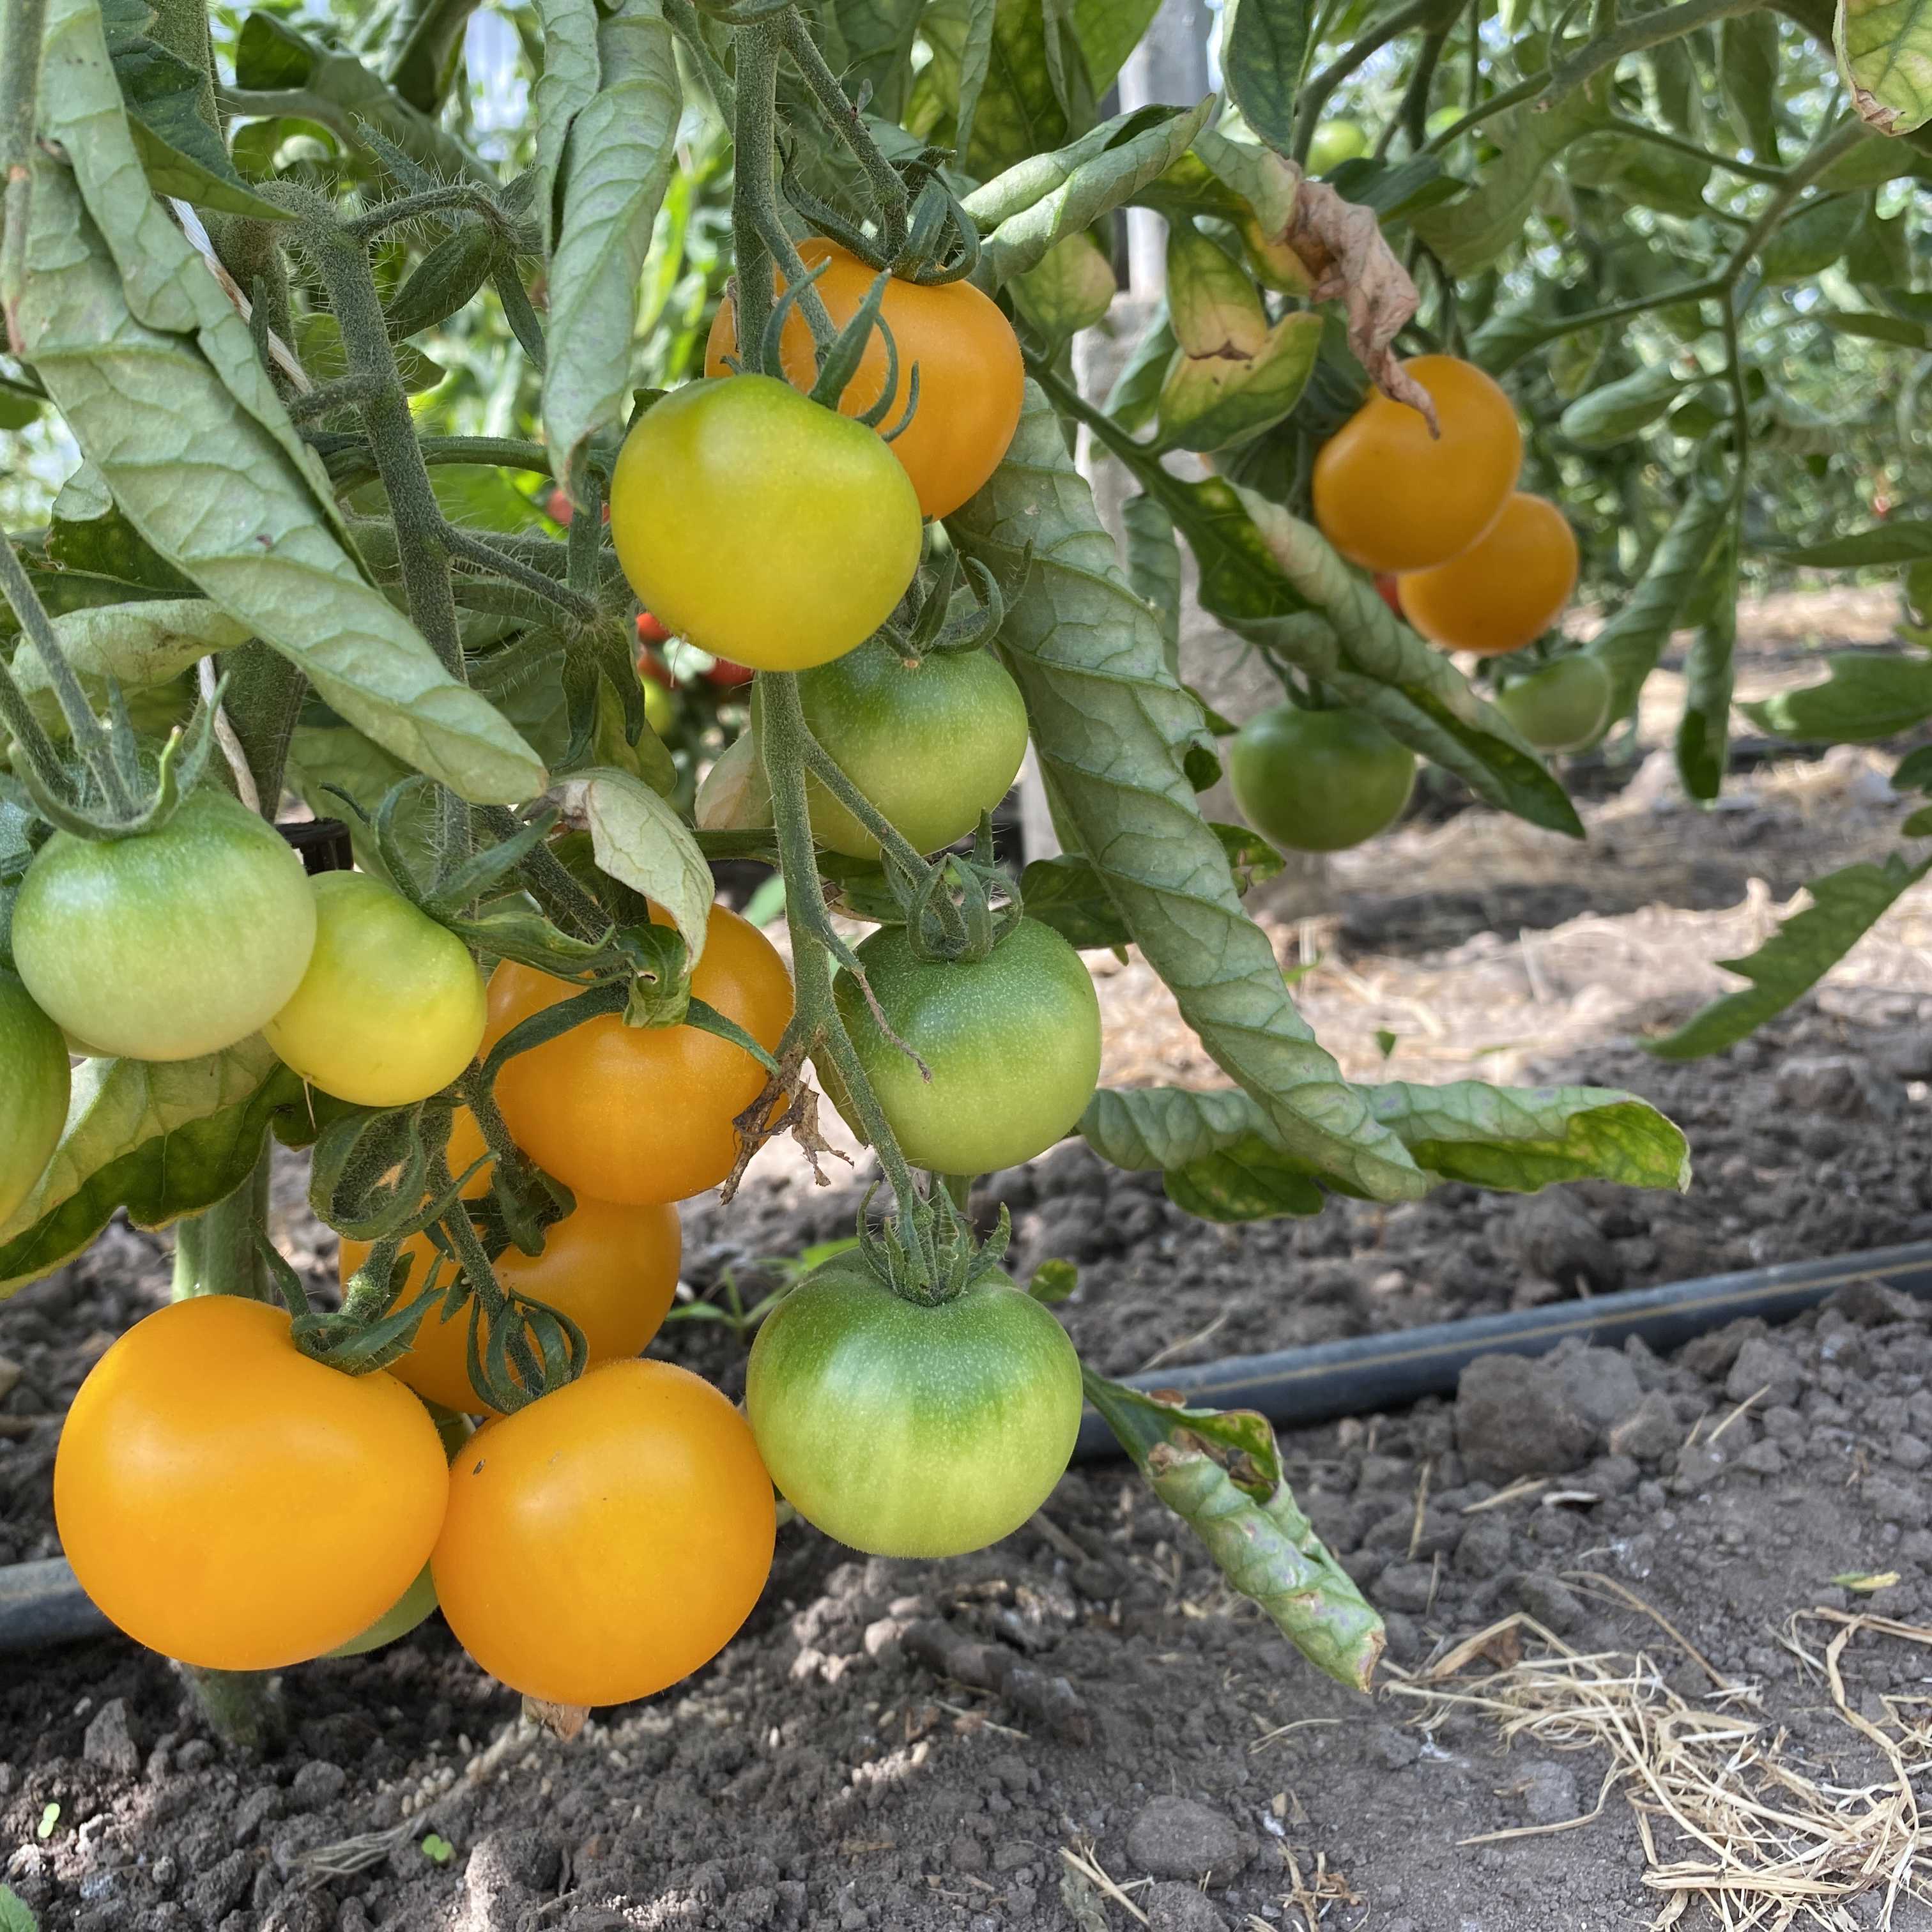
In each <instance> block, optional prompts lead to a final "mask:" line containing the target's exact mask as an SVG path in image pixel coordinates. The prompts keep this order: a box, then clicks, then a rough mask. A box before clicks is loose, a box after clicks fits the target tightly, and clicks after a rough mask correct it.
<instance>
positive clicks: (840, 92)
mask: <svg viewBox="0 0 1932 1932" xmlns="http://www.w3.org/2000/svg"><path fill="white" fill-rule="evenodd" d="M784 43H785V47H786V50H787V52H789V53H790V55H791V57H792V58H793V60H794V61H795V62H797V64H798V71H799V73H800V74H803V75H804V77H805V85H806V86H808V87H809V88H810V89H811V92H812V93H813V95H814V97H815V98H817V102H818V104H819V106H820V108H822V109H823V110H824V113H825V118H826V120H827V121H829V122H830V123H831V124H832V131H833V132H834V133H835V134H837V135H838V138H839V139H841V141H843V142H844V143H845V145H846V146H847V148H850V150H851V151H852V154H853V158H854V159H855V160H856V161H857V162H858V163H859V166H860V167H862V169H864V170H865V178H866V180H867V181H868V183H870V184H871V190H872V195H873V198H874V200H876V201H877V203H878V214H879V232H880V254H882V255H883V257H884V259H885V260H886V261H888V262H891V261H894V260H897V259H898V254H899V251H900V250H901V249H902V248H904V246H905V244H906V236H907V222H908V219H909V212H908V211H909V208H910V204H909V203H908V202H907V199H906V188H905V183H904V181H901V179H900V178H899V175H898V170H897V169H895V168H894V167H893V166H892V163H890V162H889V161H888V160H886V157H885V156H884V155H883V154H880V151H879V150H878V148H877V145H876V144H875V143H874V141H873V139H872V137H871V135H869V134H868V133H866V131H865V117H864V116H863V115H862V114H860V113H859V110H858V109H857V108H856V107H853V104H852V103H851V101H850V99H849V98H847V95H846V92H845V90H844V88H843V87H841V86H840V85H839V83H838V76H837V75H836V74H834V73H833V72H832V70H831V68H829V67H828V66H827V65H826V60H825V56H824V55H823V54H822V53H820V52H819V50H818V43H817V41H815V40H814V39H813V38H812V37H811V30H810V29H809V28H808V27H807V26H805V22H804V20H802V18H801V17H800V16H799V10H798V9H797V8H796V7H787V8H786V9H785V11H784Z"/></svg>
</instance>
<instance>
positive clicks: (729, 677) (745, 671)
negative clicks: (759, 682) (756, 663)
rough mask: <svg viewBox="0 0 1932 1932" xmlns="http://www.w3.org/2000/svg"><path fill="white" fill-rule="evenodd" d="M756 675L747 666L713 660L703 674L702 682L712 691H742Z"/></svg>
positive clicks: (724, 659) (722, 659)
mask: <svg viewBox="0 0 1932 1932" xmlns="http://www.w3.org/2000/svg"><path fill="white" fill-rule="evenodd" d="M755 675H756V673H754V671H753V670H752V669H751V666H750V665H749V664H733V662H732V661H731V660H730V658H716V659H714V660H713V661H712V666H711V668H710V669H709V670H708V671H706V673H704V681H705V682H706V684H708V685H710V687H711V688H712V690H713V691H742V689H743V688H745V685H748V684H749V683H750V682H751V679H752V678H753V677H754V676H755Z"/></svg>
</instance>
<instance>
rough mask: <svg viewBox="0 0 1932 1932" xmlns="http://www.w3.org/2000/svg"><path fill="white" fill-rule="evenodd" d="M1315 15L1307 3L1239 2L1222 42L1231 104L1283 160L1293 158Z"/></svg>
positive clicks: (1275, 0)
mask: <svg viewBox="0 0 1932 1932" xmlns="http://www.w3.org/2000/svg"><path fill="white" fill-rule="evenodd" d="M1310 12H1311V9H1310V6H1309V4H1308V0H1240V4H1239V5H1238V6H1236V7H1235V8H1234V10H1233V19H1232V21H1231V23H1229V26H1228V27H1227V28H1226V38H1225V40H1223V53H1222V65H1223V68H1225V69H1226V77H1227V86H1228V96H1229V99H1230V100H1231V101H1233V102H1234V104H1235V106H1236V107H1238V108H1239V109H1240V110H1241V118H1242V119H1243V120H1244V121H1247V124H1248V125H1249V126H1250V127H1252V128H1253V130H1255V132H1256V133H1257V134H1259V136H1261V137H1262V139H1263V140H1264V141H1265V142H1267V143H1268V145H1269V146H1270V147H1271V148H1274V151H1276V152H1277V154H1292V152H1293V151H1294V144H1295V101H1296V99H1297V98H1298V96H1299V95H1300V94H1301V62H1302V56H1303V55H1304V53H1306V52H1307V48H1308V32H1309V26H1310Z"/></svg>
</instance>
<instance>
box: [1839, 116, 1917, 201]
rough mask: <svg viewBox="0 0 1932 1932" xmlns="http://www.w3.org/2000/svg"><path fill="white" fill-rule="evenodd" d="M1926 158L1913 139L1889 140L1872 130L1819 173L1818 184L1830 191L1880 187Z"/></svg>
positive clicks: (1906, 173)
mask: <svg viewBox="0 0 1932 1932" xmlns="http://www.w3.org/2000/svg"><path fill="white" fill-rule="evenodd" d="M1923 158H1924V157H1923V156H1922V155H1921V154H1920V153H1919V151H1918V149H1917V148H1915V147H1913V146H1912V145H1911V143H1910V142H1906V141H1891V140H1888V139H1886V138H1885V136H1883V135H1882V134H1879V133H1873V132H1871V131H1870V130H1867V131H1866V133H1865V134H1864V138H1863V139H1861V140H1860V141H1859V142H1857V143H1856V145H1854V146H1852V147H1850V148H1847V149H1846V151H1845V152H1844V153H1843V154H1841V155H1840V156H1839V157H1838V159H1837V160H1835V161H1834V162H1832V164H1831V166H1829V167H1828V168H1826V170H1825V172H1823V174H1821V175H1820V176H1819V177H1818V186H1819V187H1821V188H1823V190H1825V191H1826V193H1829V194H1839V193H1846V192H1847V191H1849V190H1851V189H1853V188H1860V187H1879V186H1881V185H1882V184H1884V183H1885V182H1886V181H1896V180H1897V178H1899V177H1900V175H1909V174H1911V173H1913V172H1915V171H1916V169H1917V168H1918V164H1919V163H1920V161H1921V160H1922V159H1923Z"/></svg>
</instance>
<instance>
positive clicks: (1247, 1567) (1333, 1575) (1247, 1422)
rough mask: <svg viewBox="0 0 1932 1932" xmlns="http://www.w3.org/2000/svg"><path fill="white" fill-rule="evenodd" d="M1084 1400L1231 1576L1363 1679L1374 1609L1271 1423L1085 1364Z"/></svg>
mask: <svg viewBox="0 0 1932 1932" xmlns="http://www.w3.org/2000/svg"><path fill="white" fill-rule="evenodd" d="M1083 1380H1084V1382H1085V1386H1086V1391H1087V1400H1088V1401H1089V1402H1091V1403H1092V1404H1093V1405H1094V1407H1095V1408H1096V1409H1098V1410H1099V1411H1100V1414H1101V1415H1102V1417H1103V1418H1104V1419H1105V1421H1106V1424H1107V1426H1108V1427H1109V1428H1110V1429H1111V1430H1112V1431H1113V1432H1114V1434H1115V1436H1116V1437H1117V1438H1118V1440H1119V1442H1120V1444H1121V1447H1122V1448H1124V1449H1125V1450H1126V1451H1127V1453H1128V1454H1129V1455H1130V1456H1131V1457H1133V1459H1134V1461H1135V1463H1136V1464H1137V1465H1138V1466H1139V1469H1140V1470H1141V1472H1142V1475H1145V1477H1146V1478H1147V1479H1148V1482H1149V1483H1150V1484H1152V1486H1153V1488H1154V1493H1155V1495H1157V1496H1159V1497H1160V1499H1161V1501H1162V1502H1164V1503H1165V1504H1166V1505H1167V1506H1168V1508H1169V1509H1171V1510H1172V1511H1174V1513H1175V1515H1176V1516H1178V1517H1180V1518H1181V1520H1182V1521H1183V1522H1184V1523H1186V1524H1187V1526H1188V1527H1189V1528H1190V1529H1192V1530H1193V1532H1194V1533H1195V1535H1196V1536H1198V1537H1199V1538H1200V1539H1201V1541H1202V1543H1203V1544H1205V1545H1206V1546H1207V1549H1208V1554H1209V1555H1210V1556H1212V1557H1213V1558H1214V1561H1215V1562H1216V1563H1217V1564H1218V1565H1220V1568H1221V1571H1222V1572H1223V1574H1224V1575H1225V1576H1226V1577H1227V1579H1228V1581H1229V1583H1231V1584H1232V1585H1233V1586H1234V1587H1235V1589H1237V1590H1238V1591H1240V1592H1241V1594H1242V1595H1244V1597H1249V1598H1253V1601H1255V1602H1256V1603H1257V1604H1259V1605H1260V1606H1261V1607H1262V1610H1265V1611H1266V1612H1267V1613H1268V1617H1269V1619H1271V1621H1272V1622H1273V1623H1274V1626H1275V1628H1277V1630H1279V1631H1280V1632H1281V1634H1283V1636H1284V1637H1286V1638H1287V1639H1288V1640H1289V1643H1292V1644H1293V1645H1294V1646H1295V1648H1296V1649H1298V1651H1300V1652H1301V1654H1302V1655H1303V1656H1304V1657H1305V1658H1307V1660H1308V1661H1309V1662H1310V1664H1313V1665H1314V1666H1315V1667H1316V1669H1317V1670H1320V1671H1322V1672H1323V1673H1325V1674H1326V1675H1327V1676H1330V1677H1332V1678H1334V1679H1335V1681H1336V1682H1337V1683H1338V1684H1345V1685H1347V1686H1348V1687H1349V1688H1350V1689H1351V1690H1355V1691H1367V1689H1368V1688H1369V1687H1370V1681H1371V1679H1373V1677H1374V1675H1375V1669H1376V1664H1377V1663H1378V1662H1379V1661H1380V1659H1381V1657H1382V1646H1383V1643H1384V1642H1385V1633H1384V1631H1383V1629H1382V1619H1381V1618H1380V1617H1379V1616H1376V1613H1375V1612H1374V1611H1373V1610H1372V1609H1371V1608H1370V1607H1369V1604H1368V1602H1367V1600H1366V1599H1365V1598H1364V1596H1363V1595H1362V1593H1361V1591H1360V1590H1359V1589H1357V1588H1356V1586H1355V1579H1354V1578H1353V1577H1351V1576H1350V1575H1349V1573H1348V1572H1347V1571H1346V1570H1344V1569H1343V1568H1342V1566H1341V1565H1340V1563H1339V1562H1337V1561H1336V1559H1335V1558H1334V1556H1332V1555H1331V1553H1330V1552H1329V1550H1328V1548H1327V1547H1326V1546H1325V1544H1323V1543H1322V1540H1321V1538H1319V1537H1318V1536H1317V1535H1316V1534H1315V1530H1314V1526H1313V1524H1311V1523H1310V1522H1309V1520H1308V1519H1307V1517H1305V1516H1304V1515H1303V1514H1302V1513H1301V1509H1300V1508H1299V1507H1298V1505H1297V1504H1296V1502H1295V1496H1294V1493H1293V1492H1292V1490H1290V1489H1289V1487H1288V1485H1287V1484H1286V1482H1284V1481H1283V1480H1282V1474H1281V1457H1280V1453H1279V1452H1278V1451H1277V1449H1276V1447H1275V1441H1274V1430H1271V1428H1270V1427H1268V1422H1267V1420H1266V1418H1264V1417H1262V1416H1259V1415H1256V1414H1255V1413H1254V1412H1253V1411H1251V1410H1247V1409H1235V1410H1232V1411H1229V1412H1226V1413H1225V1414H1224V1413H1223V1412H1220V1411H1218V1410H1215V1409H1186V1408H1184V1407H1182V1406H1181V1404H1180V1403H1178V1402H1171V1401H1161V1400H1157V1398H1155V1397H1151V1396H1148V1395H1145V1394H1142V1392H1141V1391H1139V1390H1138V1389H1134V1388H1128V1387H1127V1385H1125V1384H1124V1383H1121V1382H1109V1381H1107V1380H1106V1379H1105V1378H1104V1377H1103V1376H1097V1375H1095V1374H1094V1373H1092V1371H1091V1370H1086V1371H1083Z"/></svg>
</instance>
